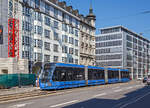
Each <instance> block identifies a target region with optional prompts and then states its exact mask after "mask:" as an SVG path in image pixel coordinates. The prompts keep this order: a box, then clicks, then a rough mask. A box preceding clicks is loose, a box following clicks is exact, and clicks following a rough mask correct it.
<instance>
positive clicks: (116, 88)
mask: <svg viewBox="0 0 150 108" xmlns="http://www.w3.org/2000/svg"><path fill="white" fill-rule="evenodd" d="M118 88H120V86H119V87H115V88H112V89H118Z"/></svg>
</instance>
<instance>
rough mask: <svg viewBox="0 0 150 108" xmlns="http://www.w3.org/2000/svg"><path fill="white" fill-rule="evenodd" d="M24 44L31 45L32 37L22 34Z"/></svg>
mask: <svg viewBox="0 0 150 108" xmlns="http://www.w3.org/2000/svg"><path fill="white" fill-rule="evenodd" d="M22 45H26V46H29V45H30V37H28V36H22Z"/></svg>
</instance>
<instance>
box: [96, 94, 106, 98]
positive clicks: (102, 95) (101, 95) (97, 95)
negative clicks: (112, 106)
mask: <svg viewBox="0 0 150 108" xmlns="http://www.w3.org/2000/svg"><path fill="white" fill-rule="evenodd" d="M103 95H106V93H101V94H97V95H94V96H93V98H95V97H99V96H103Z"/></svg>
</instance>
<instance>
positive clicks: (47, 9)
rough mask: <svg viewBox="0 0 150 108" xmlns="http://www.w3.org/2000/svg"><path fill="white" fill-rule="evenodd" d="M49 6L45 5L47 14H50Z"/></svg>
mask: <svg viewBox="0 0 150 108" xmlns="http://www.w3.org/2000/svg"><path fill="white" fill-rule="evenodd" d="M49 9H50V8H49V5H48V4H47V3H45V13H47V14H49Z"/></svg>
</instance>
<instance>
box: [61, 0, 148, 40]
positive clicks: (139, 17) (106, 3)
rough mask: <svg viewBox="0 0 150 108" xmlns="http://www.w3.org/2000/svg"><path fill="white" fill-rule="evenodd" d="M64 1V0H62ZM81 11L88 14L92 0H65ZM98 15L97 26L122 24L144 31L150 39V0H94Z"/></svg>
mask: <svg viewBox="0 0 150 108" xmlns="http://www.w3.org/2000/svg"><path fill="white" fill-rule="evenodd" d="M60 1H63V0H60ZM64 1H66V2H67V4H68V5H72V6H73V8H74V9H79V13H82V14H84V15H86V14H87V13H88V10H89V7H90V0H64ZM92 5H93V9H94V14H95V15H96V19H97V20H96V28H97V32H96V34H98V33H99V32H98V28H103V27H109V26H115V25H122V26H125V27H127V28H128V29H130V30H132V31H134V32H137V33H140V32H142V33H144V37H146V38H148V39H150V13H147V14H141V12H144V11H150V0H92Z"/></svg>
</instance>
